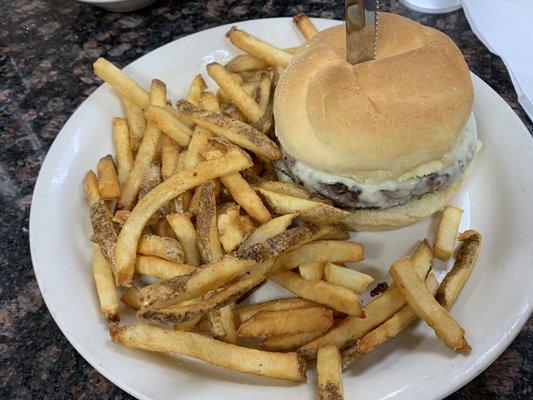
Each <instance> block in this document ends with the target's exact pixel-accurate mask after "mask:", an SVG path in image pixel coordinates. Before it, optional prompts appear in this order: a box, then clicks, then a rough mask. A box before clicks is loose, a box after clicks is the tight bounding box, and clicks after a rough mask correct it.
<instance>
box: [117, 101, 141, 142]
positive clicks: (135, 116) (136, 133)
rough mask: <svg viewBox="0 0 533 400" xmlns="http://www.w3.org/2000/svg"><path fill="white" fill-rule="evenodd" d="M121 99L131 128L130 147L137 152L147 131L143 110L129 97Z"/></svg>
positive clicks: (129, 132)
mask: <svg viewBox="0 0 533 400" xmlns="http://www.w3.org/2000/svg"><path fill="white" fill-rule="evenodd" d="M121 99H122V104H123V106H124V111H125V112H126V119H127V126H128V128H129V130H128V135H129V146H130V149H131V150H132V151H137V150H138V149H139V145H140V144H141V141H142V138H143V135H144V131H145V129H146V120H145V119H144V115H143V109H142V107H141V106H138V105H137V104H135V103H134V102H133V101H132V100H130V99H129V98H127V97H124V96H121Z"/></svg>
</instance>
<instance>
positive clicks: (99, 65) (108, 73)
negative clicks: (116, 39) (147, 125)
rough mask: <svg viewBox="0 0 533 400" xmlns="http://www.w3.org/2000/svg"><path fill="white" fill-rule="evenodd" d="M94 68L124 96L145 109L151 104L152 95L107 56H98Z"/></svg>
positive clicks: (99, 75) (95, 71)
mask: <svg viewBox="0 0 533 400" xmlns="http://www.w3.org/2000/svg"><path fill="white" fill-rule="evenodd" d="M93 69H94V73H95V74H96V75H97V76H98V77H99V78H100V79H102V80H104V81H106V82H107V83H108V84H109V85H111V86H113V88H114V89H115V90H116V91H117V92H118V93H119V94H120V95H121V96H122V97H125V98H128V99H130V100H131V101H133V102H134V103H135V104H137V105H138V106H139V107H142V108H143V109H144V108H146V107H148V106H149V105H150V96H149V95H148V93H147V92H146V90H144V89H143V88H141V87H140V86H139V84H138V83H137V82H135V81H134V80H133V79H131V78H130V77H129V76H128V75H126V74H125V73H124V72H122V71H121V70H120V69H119V68H117V67H116V66H115V65H113V64H112V63H111V62H109V61H107V60H106V59H105V58H102V57H100V58H98V59H97V60H96V61H95V62H94V64H93Z"/></svg>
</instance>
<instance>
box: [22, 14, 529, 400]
mask: <svg viewBox="0 0 533 400" xmlns="http://www.w3.org/2000/svg"><path fill="white" fill-rule="evenodd" d="M315 23H316V24H317V25H318V26H319V27H320V28H325V27H328V26H331V25H333V24H336V23H338V22H335V21H327V20H315ZM237 25H239V26H240V27H241V28H243V29H245V30H247V31H249V32H251V33H252V34H255V35H257V36H259V37H262V38H264V39H266V40H268V41H270V42H272V43H275V44H277V45H279V46H282V47H290V46H295V45H297V44H299V43H301V38H300V37H299V34H298V32H297V31H296V30H295V28H294V27H293V24H292V23H291V20H290V19H289V18H277V19H266V20H260V21H248V22H243V23H240V24H237ZM228 28H229V26H223V27H218V28H215V29H210V30H208V31H204V32H200V33H197V34H194V35H191V36H188V37H186V38H183V39H180V40H177V41H175V42H172V43H169V44H167V45H166V46H163V47H161V48H159V49H157V50H155V51H153V52H151V53H150V54H147V55H146V56H144V57H142V58H140V59H139V60H137V61H136V62H134V63H133V64H131V65H130V66H128V67H127V68H126V71H127V72H128V73H129V74H131V75H132V76H133V77H134V78H135V79H136V80H138V82H140V83H141V84H142V85H144V86H145V87H148V85H149V81H150V79H151V78H153V77H157V78H159V79H162V80H163V81H165V82H166V83H167V84H168V89H169V98H170V99H172V100H175V99H177V98H178V96H184V95H185V93H186V90H187V87H188V84H189V82H190V81H191V79H192V78H193V76H194V75H195V74H197V73H204V66H205V65H206V64H207V63H209V62H211V61H214V60H216V61H221V62H225V61H227V60H228V59H229V58H230V57H231V56H233V55H234V54H237V52H236V51H235V50H234V49H233V48H232V47H231V46H230V45H229V44H228V42H227V40H226V38H225V37H224V33H225V32H226V31H227V29H228ZM473 79H474V86H475V93H476V102H475V106H474V112H475V115H476V117H477V122H478V127H479V134H480V137H481V140H482V141H483V143H484V147H483V149H482V150H481V152H480V154H479V157H478V162H477V167H476V169H475V171H474V173H473V174H472V176H470V178H469V179H468V182H467V183H466V184H465V186H464V188H463V190H462V191H461V192H460V193H459V194H458V195H457V197H456V199H455V204H457V205H459V206H460V207H462V208H463V209H464V210H465V213H464V217H463V221H462V227H461V228H462V229H466V228H469V227H473V228H476V229H478V230H479V231H480V232H482V233H483V235H484V237H485V241H484V245H483V249H482V253H481V257H480V259H479V262H478V264H477V266H476V268H475V270H474V272H473V273H472V276H471V278H470V280H469V281H468V282H467V284H466V286H465V288H464V289H463V292H462V293H461V296H460V297H459V300H458V301H457V303H456V304H455V306H454V307H453V309H452V314H453V315H454V316H455V317H456V318H457V320H458V321H459V322H460V323H461V324H462V325H463V326H464V327H465V329H466V332H467V337H468V340H469V342H470V343H471V345H472V348H473V350H472V353H471V354H470V355H469V356H462V355H457V354H454V353H452V352H451V351H450V350H449V349H447V348H446V347H445V346H444V345H443V344H442V343H441V342H440V341H439V340H437V338H436V337H435V335H434V334H433V332H432V331H431V330H430V329H428V328H427V327H426V326H425V325H424V324H422V323H419V324H417V325H416V326H415V327H413V328H409V329H407V330H406V331H405V332H403V333H402V334H401V335H400V336H399V337H397V338H395V339H394V340H392V341H390V342H389V343H386V344H385V345H383V346H381V347H380V348H378V349H377V350H376V351H374V352H373V353H371V354H369V355H368V356H367V357H366V358H364V359H362V360H361V361H360V362H358V363H357V364H356V365H355V367H354V368H353V369H351V370H350V371H349V372H347V373H346V374H345V377H344V387H345V392H346V394H347V395H346V397H347V398H353V399H376V400H377V399H390V398H394V399H409V400H416V399H424V400H428V399H438V398H442V397H444V396H445V395H447V394H449V393H451V392H453V391H454V390H456V389H458V388H459V387H460V386H462V385H464V384H465V383H466V382H468V381H469V380H471V379H472V378H473V377H474V376H476V375H477V374H478V373H480V372H481V371H482V370H483V369H484V368H485V367H487V366H488V365H489V364H490V363H491V362H492V361H493V360H494V359H495V358H496V357H498V355H499V354H500V353H501V352H502V351H503V350H504V349H505V348H506V347H507V346H508V345H509V343H510V342H511V341H512V340H513V338H514V337H515V335H516V334H517V333H518V332H519V330H520V327H521V326H522V325H523V324H524V322H525V321H526V320H527V318H528V316H529V314H530V308H531V300H532V299H531V294H532V291H531V282H532V281H533V265H532V261H531V260H532V259H533V254H532V247H531V245H530V243H531V234H532V233H533V232H532V230H531V227H532V226H533V217H532V213H531V209H530V207H531V204H533V191H532V189H533V176H532V175H531V174H530V171H531V166H532V165H533V141H532V140H531V137H530V136H529V133H528V132H527V130H526V128H525V127H524V125H523V124H522V123H521V122H520V120H519V119H518V117H517V116H516V115H515V114H514V113H513V111H512V110H511V108H510V107H509V106H508V105H507V104H506V103H505V102H504V101H503V100H502V99H501V98H500V97H499V96H498V95H497V94H496V93H495V92H494V91H493V90H492V89H491V88H490V87H488V86H487V85H486V84H485V83H483V82H482V81H481V80H480V79H479V78H477V77H475V76H473ZM117 115H122V109H121V106H120V103H119V100H118V99H117V97H116V96H115V95H114V94H113V92H112V90H111V88H110V87H109V86H108V85H103V86H101V87H100V88H98V89H97V90H96V91H95V92H94V93H93V94H92V95H91V96H90V97H89V98H88V99H87V100H86V101H85V102H84V103H83V104H82V105H81V106H80V107H79V108H78V110H76V112H75V113H74V114H73V115H72V117H71V118H70V119H69V121H68V122H67V123H66V125H65V126H64V127H63V129H62V130H61V132H60V133H59V135H58V136H57V138H56V140H55V141H54V143H53V145H52V147H51V149H50V151H49V153H48V156H47V157H46V160H45V162H44V163H43V166H42V169H41V173H40V175H39V179H38V181H37V185H36V187H35V193H34V197H33V204H32V209H31V218H30V242H31V252H32V259H33V264H34V268H35V274H36V276H37V280H38V282H39V286H40V288H41V292H42V294H43V297H44V299H45V301H46V304H47V305H48V308H49V310H50V312H51V314H52V316H53V317H54V319H55V321H56V322H57V324H58V325H59V327H60V328H61V330H62V331H63V333H64V334H65V336H66V337H67V338H68V339H69V341H70V342H71V343H72V345H73V346H74V347H75V348H76V349H77V350H78V352H79V353H80V354H81V355H82V356H83V357H85V359H86V360H87V361H89V362H90V363H91V364H92V365H93V366H94V367H95V368H96V369H97V370H98V371H100V372H101V373H102V374H103V375H105V376H106V377H107V378H108V379H110V380H111V381H112V382H114V383H115V384H117V385H118V386H120V387H121V388H122V389H124V390H125V391H127V392H129V393H131V394H132V395H134V396H136V397H138V398H140V399H158V400H162V399H176V398H180V399H195V400H201V399H210V400H215V399H230V398H231V399H250V398H252V397H253V398H254V399H255V400H262V399H265V400H266V399H272V398H275V399H303V398H314V394H313V393H314V390H315V388H314V382H313V380H314V377H313V375H312V373H310V374H309V380H310V382H309V383H308V384H306V385H293V384H288V383H284V382H280V381H276V380H270V379H265V378H261V377H253V376H248V375H245V374H241V373H238V372H231V371H225V370H221V369H217V368H215V367H212V366H210V365H207V364H205V363H202V362H197V361H195V360H191V359H186V358H184V357H178V358H172V357H169V356H165V355H159V354H152V353H148V352H144V351H140V350H132V349H126V348H122V347H119V346H118V345H116V344H113V343H112V342H111V340H110V339H109V336H108V334H107V330H106V323H105V321H104V320H103V318H102V317H101V315H100V313H99V309H98V304H97V298H96V295H95V290H94V287H93V286H94V284H93V282H92V275H91V267H90V261H91V247H90V246H89V237H90V233H91V228H90V223H89V218H88V215H87V214H88V209H87V206H86V204H85V201H84V199H83V195H82V190H81V180H82V177H83V174H84V173H85V171H87V170H88V169H90V168H94V166H95V165H96V162H97V161H98V159H99V158H100V157H101V156H103V155H105V154H107V153H110V152H113V146H112V141H111V118H112V117H114V116H117ZM434 227H435V220H434V219H433V220H432V219H427V220H425V221H422V222H420V223H418V224H415V225H413V226H411V227H407V228H404V229H401V230H397V231H392V232H385V233H356V234H354V235H353V237H354V239H355V240H357V241H361V242H362V243H364V244H365V246H366V255H367V259H366V261H365V262H364V263H363V266H362V267H361V268H362V270H363V271H366V272H369V273H371V274H372V275H373V276H374V277H375V278H376V280H377V281H379V280H381V279H384V278H386V271H387V269H388V266H389V265H390V263H391V262H392V261H393V260H395V259H397V258H398V257H401V256H405V255H406V254H408V253H409V252H410V251H411V250H412V248H413V247H414V244H415V243H416V241H417V240H419V239H420V238H423V237H425V236H426V235H430V237H431V236H432V234H433V233H432V232H434ZM449 265H450V263H448V264H446V265H445V264H443V263H437V265H436V267H435V271H436V273H437V275H438V278H441V277H442V276H443V274H444V273H445V271H446V269H447V268H449ZM256 293H257V294H256V295H255V300H258V299H259V300H263V299H268V298H272V297H274V296H279V295H283V294H286V293H285V292H284V291H283V290H281V289H279V288H278V287H276V286H275V285H274V284H269V285H265V286H263V287H262V288H261V289H260V291H258V292H256Z"/></svg>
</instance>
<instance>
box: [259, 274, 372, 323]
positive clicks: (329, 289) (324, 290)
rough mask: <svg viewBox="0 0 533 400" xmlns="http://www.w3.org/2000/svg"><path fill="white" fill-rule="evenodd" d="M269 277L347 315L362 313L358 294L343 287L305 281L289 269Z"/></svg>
mask: <svg viewBox="0 0 533 400" xmlns="http://www.w3.org/2000/svg"><path fill="white" fill-rule="evenodd" d="M269 278H270V279H271V280H272V281H274V282H276V283H277V284H278V285H280V286H283V287H284V288H285V289H287V290H290V291H291V292H293V293H294V294H295V295H297V296H300V297H302V298H304V299H308V300H311V301H314V302H316V303H319V304H324V305H326V306H328V307H329V308H332V309H334V310H337V311H340V312H343V313H345V314H348V315H353V316H359V317H360V316H363V315H364V311H363V307H362V305H361V300H360V299H359V296H358V295H356V294H355V293H354V292H352V291H351V290H348V289H346V288H344V287H341V286H334V285H332V284H330V283H328V282H324V281H318V282H311V281H306V280H305V279H302V278H301V277H300V276H299V275H298V274H296V273H294V272H291V271H284V272H278V273H275V274H272V275H269Z"/></svg>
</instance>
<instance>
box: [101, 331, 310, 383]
mask: <svg viewBox="0 0 533 400" xmlns="http://www.w3.org/2000/svg"><path fill="white" fill-rule="evenodd" d="M110 334H111V337H112V339H113V341H114V342H116V343H119V344H121V345H123V346H126V347H132V348H140V349H144V350H150V351H157V352H163V353H179V354H183V355H186V356H189V357H193V358H197V359H200V360H203V361H206V362H208V363H210V364H214V365H217V366H219V367H222V368H226V369H231V370H235V371H241V372H247V373H250V374H254V375H262V376H268V377H271V378H278V379H287V380H291V381H297V382H303V381H305V371H306V366H305V361H304V360H303V359H302V358H301V357H299V356H298V355H297V354H296V353H271V352H265V351H260V350H254V349H248V348H245V347H240V346H236V345H234V344H231V343H224V342H220V341H218V340H215V339H211V338H208V337H205V336H203V335H200V334H198V333H192V332H182V331H168V330H165V329H162V328H158V327H155V326H151V325H147V324H135V325H128V326H123V327H119V326H117V325H112V326H111V327H110Z"/></svg>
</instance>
